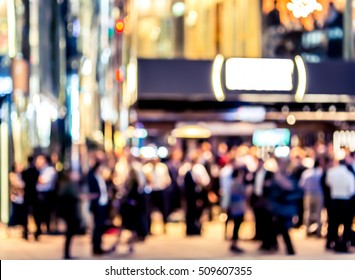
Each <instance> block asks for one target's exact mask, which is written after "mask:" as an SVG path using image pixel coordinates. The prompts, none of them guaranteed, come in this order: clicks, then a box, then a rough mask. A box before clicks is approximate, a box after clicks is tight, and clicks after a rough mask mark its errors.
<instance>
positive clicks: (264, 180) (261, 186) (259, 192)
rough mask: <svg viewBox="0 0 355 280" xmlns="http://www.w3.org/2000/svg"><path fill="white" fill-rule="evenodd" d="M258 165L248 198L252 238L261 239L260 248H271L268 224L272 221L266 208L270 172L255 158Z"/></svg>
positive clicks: (260, 160) (262, 162) (261, 161)
mask: <svg viewBox="0 0 355 280" xmlns="http://www.w3.org/2000/svg"><path fill="white" fill-rule="evenodd" d="M257 161H258V166H257V169H256V171H255V173H254V179H253V193H252V195H251V198H250V206H251V207H252V209H253V212H254V220H255V236H254V238H253V239H254V240H260V241H262V246H261V249H263V250H271V249H272V247H273V246H274V245H275V244H271V243H273V242H271V241H270V238H271V237H270V234H269V231H268V229H269V226H270V224H271V222H272V215H271V212H270V210H269V209H268V201H267V200H268V198H267V191H268V190H267V188H268V186H269V182H270V178H271V177H272V172H270V171H268V170H266V169H265V167H264V161H263V160H262V159H261V158H259V159H257Z"/></svg>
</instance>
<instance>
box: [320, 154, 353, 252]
mask: <svg viewBox="0 0 355 280" xmlns="http://www.w3.org/2000/svg"><path fill="white" fill-rule="evenodd" d="M326 183H327V185H328V186H329V188H330V196H331V209H332V210H331V215H330V217H329V229H328V230H329V240H330V241H331V244H328V243H327V244H326V247H327V249H334V250H336V251H340V252H348V246H349V244H348V243H349V241H350V235H351V226H352V219H353V213H352V209H351V199H352V198H353V196H354V195H355V179H354V175H353V174H352V173H351V172H350V171H349V170H348V168H347V166H346V162H345V160H339V161H335V162H334V166H333V167H331V168H329V170H328V172H327V176H326ZM341 224H342V225H343V226H344V229H343V233H342V235H341V236H339V235H338V229H339V226H340V225H341Z"/></svg>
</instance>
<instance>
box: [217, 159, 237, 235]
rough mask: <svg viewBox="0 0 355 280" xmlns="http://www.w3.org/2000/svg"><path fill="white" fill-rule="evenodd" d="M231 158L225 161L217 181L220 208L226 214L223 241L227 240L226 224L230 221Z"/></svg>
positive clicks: (232, 167) (232, 168)
mask: <svg viewBox="0 0 355 280" xmlns="http://www.w3.org/2000/svg"><path fill="white" fill-rule="evenodd" d="M232 160H233V159H232V158H228V159H225V164H224V166H223V168H222V169H221V170H220V174H219V181H220V183H219V184H220V192H221V208H222V209H223V210H224V211H225V212H226V214H227V219H226V222H225V227H224V237H225V239H228V237H227V229H228V223H229V221H230V219H231V215H230V213H229V211H228V210H229V209H228V205H229V203H230V197H231V188H232V184H233V179H234V178H233V177H232V174H233V171H234V166H233V163H232Z"/></svg>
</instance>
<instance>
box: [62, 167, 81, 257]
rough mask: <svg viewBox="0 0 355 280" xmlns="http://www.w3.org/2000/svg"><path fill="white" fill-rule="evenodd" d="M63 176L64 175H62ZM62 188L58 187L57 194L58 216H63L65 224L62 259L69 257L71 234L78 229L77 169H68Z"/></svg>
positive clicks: (78, 178) (78, 179)
mask: <svg viewBox="0 0 355 280" xmlns="http://www.w3.org/2000/svg"><path fill="white" fill-rule="evenodd" d="M64 177H65V176H64ZM65 179H66V182H64V184H63V186H62V188H60V190H59V193H58V196H59V201H58V202H59V210H58V213H57V216H58V217H61V218H63V220H64V221H65V224H66V232H65V245H64V259H71V258H72V256H71V254H70V245H71V241H72V238H73V236H74V235H75V234H76V233H78V232H79V229H80V211H79V205H80V204H79V201H80V198H79V181H80V174H79V172H78V171H74V170H71V171H69V176H68V178H65Z"/></svg>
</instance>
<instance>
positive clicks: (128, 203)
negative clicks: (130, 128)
mask: <svg viewBox="0 0 355 280" xmlns="http://www.w3.org/2000/svg"><path fill="white" fill-rule="evenodd" d="M137 171H138V170H134V168H133V167H132V168H131V170H130V172H129V178H128V184H127V195H126V196H125V197H124V198H123V201H122V205H121V209H120V214H121V218H122V229H126V230H129V231H131V233H132V234H131V237H130V239H129V241H128V244H129V252H130V253H132V252H133V250H134V248H133V246H134V242H135V241H136V239H137V237H140V238H141V239H144V238H145V237H146V235H147V234H148V219H147V209H146V203H145V195H144V182H142V181H141V180H140V178H139V174H138V173H137Z"/></svg>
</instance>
